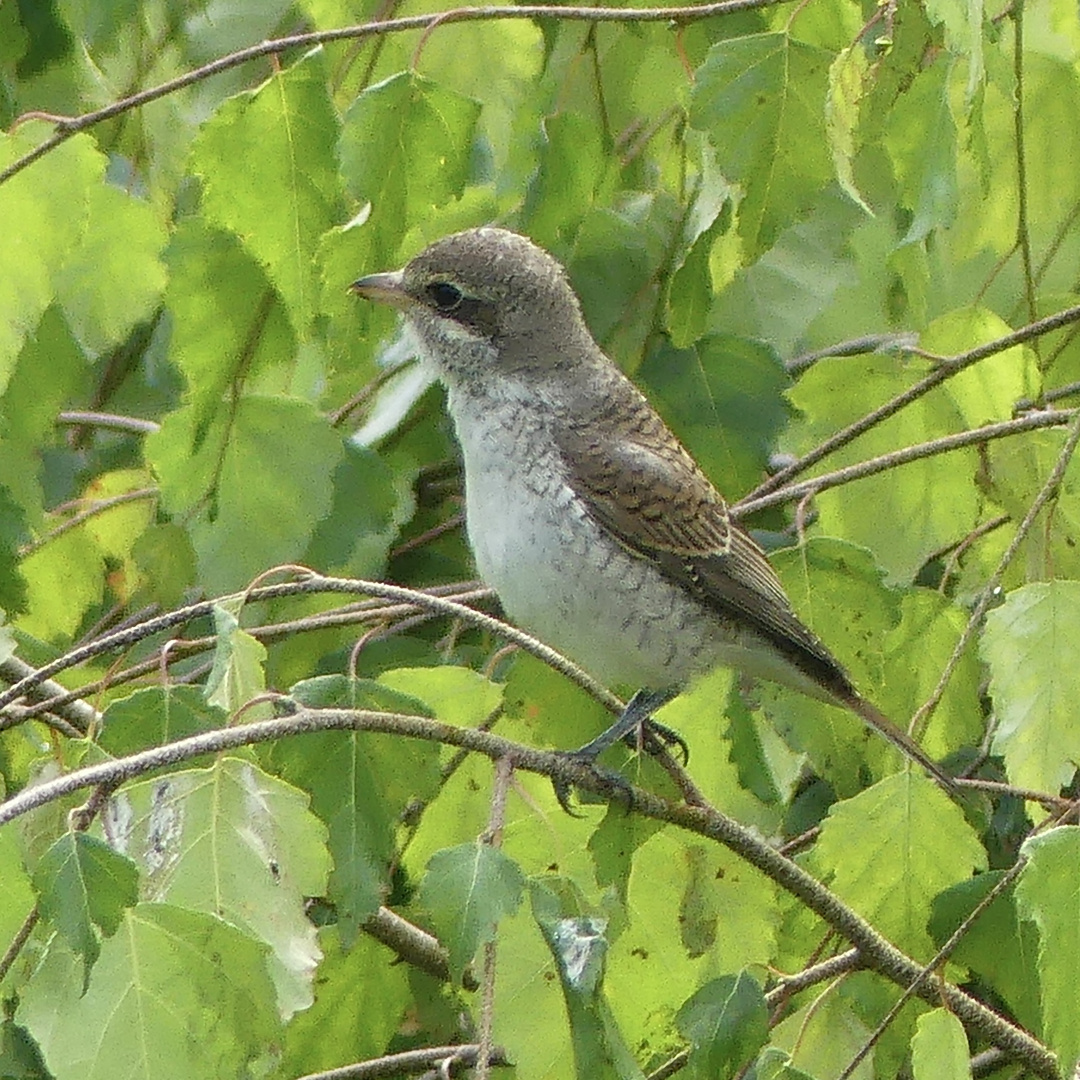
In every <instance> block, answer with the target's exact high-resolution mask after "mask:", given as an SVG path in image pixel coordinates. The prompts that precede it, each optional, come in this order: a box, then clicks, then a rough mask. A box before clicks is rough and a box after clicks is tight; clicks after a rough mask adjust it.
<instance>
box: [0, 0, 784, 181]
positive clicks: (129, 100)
mask: <svg viewBox="0 0 1080 1080" xmlns="http://www.w3.org/2000/svg"><path fill="white" fill-rule="evenodd" d="M788 2H789V0H721V2H720V3H713V4H691V5H686V6H683V7H656V8H617V7H563V6H562V5H559V4H522V5H520V6H517V7H515V6H507V7H496V6H491V7H459V8H451V9H450V10H448V11H439V12H433V13H431V14H427V15H410V16H407V17H405V18H401V19H385V20H383V21H376V22H368V23H361V24H360V25H358V26H345V27H339V28H337V29H333V30H316V31H313V32H311V33H307V34H291V35H289V36H288V37H283V38H275V39H273V40H271V41H262V42H260V43H259V44H258V45H251V46H249V47H248V48H246V49H238V50H237V51H236V52H233V53H229V54H228V55H227V56H222V57H219V58H218V59H217V60H213V61H211V62H210V63H208V64H203V65H202V67H198V68H195V69H194V70H192V71H188V72H185V73H184V74H183V75H179V76H177V77H176V78H175V79H169V80H168V81H167V82H163V83H160V84H159V85H158V86H152V87H150V88H148V89H146V90H141V91H139V93H137V94H131V95H130V96H129V97H125V98H122V99H121V100H119V101H114V102H113V103H112V104H111V105H106V106H105V107H104V108H101V109H95V110H94V111H93V112H88V113H83V114H82V115H81V116H72V117H64V116H49V117H45V116H43V114H40V113H37V114H27V115H25V116H22V117H18V118H17V119H16V120H15V122H14V123H13V124H12V128H13V129H14V128H15V127H17V126H18V124H20V123H23V122H26V121H27V120H30V119H46V118H47V119H49V120H51V121H53V122H55V124H56V131H55V132H54V133H53V134H52V135H50V136H49V138H47V139H46V140H45V141H44V142H42V143H41V144H40V145H38V146H36V147H35V148H34V149H33V150H31V151H30V152H29V153H27V154H24V155H23V156H22V157H21V158H17V159H16V160H15V161H13V162H12V163H11V164H10V165H9V166H8V167H7V168H6V169H3V170H2V171H0V184H4V183H6V182H7V181H8V180H10V179H11V178H12V177H13V176H15V175H17V174H18V173H20V172H22V170H23V169H25V168H27V167H28V166H30V165H32V164H33V163H34V162H35V161H37V160H39V159H40V158H43V157H44V156H45V155H46V154H48V153H49V152H50V151H52V150H55V149H56V147H58V146H59V145H60V144H61V143H64V142H66V141H67V140H68V139H70V138H71V137H72V135H75V134H77V133H78V132H80V131H85V130H86V129H87V128H90V127H93V126H94V125H95V124H100V123H101V122H102V121H104V120H111V119H112V118H113V117H114V116H119V115H120V114H121V113H125V112H128V111H129V110H131V109H137V108H139V107H141V106H143V105H146V104H149V103H150V102H151V101H157V100H158V99H159V98H163V97H166V96H168V95H169V94H172V93H175V92H176V91H177V90H183V89H184V88H185V87H188V86H192V85H194V84H195V83H198V82H202V81H203V80H204V79H208V78H210V77H211V76H212V75H219V74H220V73H221V72H223V71H229V70H231V69H232V68H235V67H239V66H240V65H241V64H246V63H248V61H250V60H258V59H260V58H262V57H264V56H278V55H280V54H281V53H283V52H287V51H288V50H290V49H311V48H313V47H315V46H316V45H327V44H330V43H331V42H334V41H350V40H354V39H358V38H366V37H374V36H377V35H382V34H396V33H400V32H402V31H403V30H426V29H428V28H430V27H434V26H449V25H450V24H451V23H463V22H491V21H496V20H502V19H565V20H572V21H577V22H635V23H636V22H673V23H679V24H683V23H691V22H700V21H702V20H703V19H712V18H716V17H717V16H719V15H731V14H734V13H735V12H738V11H748V10H752V9H754V8H762V7H774V6H776V5H778V4H783V3H788Z"/></svg>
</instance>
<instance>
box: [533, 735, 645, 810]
mask: <svg viewBox="0 0 1080 1080" xmlns="http://www.w3.org/2000/svg"><path fill="white" fill-rule="evenodd" d="M559 756H560V757H561V758H562V759H563V760H564V761H570V762H573V763H574V764H576V765H582V766H584V767H586V768H587V769H589V770H590V772H592V774H593V775H594V776H595V777H597V778H598V779H599V780H600V781H601V782H602V783H604V784H605V785H606V786H607V787H608V788H610V789H611V793H612V794H613V795H614V796H615V797H617V798H621V799H622V800H623V801H624V802H626V804H627V806H628V807H630V806H633V805H634V788H633V785H632V784H631V783H630V781H629V780H627V779H626V777H625V776H623V775H622V774H621V773H617V772H615V771H614V770H612V769H605V768H604V767H603V766H601V765H597V763H596V756H595V755H594V754H583V753H582V752H581V751H580V750H567V751H563V752H562V753H560V755H559ZM551 786H552V787H553V788H554V789H555V798H556V799H558V800H559V805H560V806H561V807H562V808H563V810H564V811H565V812H566V813H567V814H569V815H570V816H571V817H576V818H579V817H583V816H584V815H583V814H579V813H578V812H577V811H576V810H575V809H574V808H573V806H571V804H570V795H571V790H572V788H573V781H572V780H570V779H568V778H567V777H566V776H565V775H559V776H553V777H552V778H551Z"/></svg>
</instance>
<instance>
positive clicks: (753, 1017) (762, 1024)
mask: <svg viewBox="0 0 1080 1080" xmlns="http://www.w3.org/2000/svg"><path fill="white" fill-rule="evenodd" d="M675 1023H676V1024H677V1025H678V1027H679V1031H681V1032H682V1034H683V1035H685V1036H686V1038H688V1039H689V1040H690V1042H691V1043H692V1044H693V1050H692V1051H691V1053H690V1064H691V1067H692V1068H696V1069H698V1070H699V1071H700V1073H701V1075H703V1076H706V1075H707V1076H710V1077H716V1078H717V1080H723V1078H725V1077H729V1076H734V1075H736V1073H737V1072H738V1071H739V1070H740V1069H743V1068H745V1066H746V1065H747V1064H749V1062H750V1061H751V1060H752V1059H753V1058H754V1055H756V1054H757V1052H758V1050H760V1049H761V1047H762V1046H764V1045H765V1041H766V1039H767V1038H768V1035H769V1010H768V1008H767V1007H766V1005H765V995H764V994H763V993H762V992H761V987H760V986H759V985H758V983H757V982H756V981H755V980H754V979H752V978H751V977H750V976H749V975H747V974H746V972H740V973H739V974H738V975H724V976H722V977H721V978H719V979H713V980H712V981H711V982H707V983H706V984H705V985H704V986H702V987H701V988H700V989H699V990H697V991H695V993H694V994H693V996H692V997H690V999H689V1000H688V1001H687V1002H686V1004H685V1005H683V1007H682V1008H681V1009H680V1010H679V1012H678V1015H677V1016H676V1017H675Z"/></svg>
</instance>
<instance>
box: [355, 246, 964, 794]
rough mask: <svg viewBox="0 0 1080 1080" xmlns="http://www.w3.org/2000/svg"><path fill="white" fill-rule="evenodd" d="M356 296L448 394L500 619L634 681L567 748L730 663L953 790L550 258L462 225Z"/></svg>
mask: <svg viewBox="0 0 1080 1080" xmlns="http://www.w3.org/2000/svg"><path fill="white" fill-rule="evenodd" d="M350 289H351V291H352V292H353V293H354V294H356V295H357V296H359V297H362V298H365V299H367V300H370V301H375V302H379V303H384V304H389V305H391V306H393V307H395V308H397V309H399V310H400V311H401V312H402V313H403V315H404V322H405V325H406V330H407V333H408V334H410V335H411V337H412V345H413V348H414V350H415V352H416V353H417V354H418V357H419V359H420V361H421V362H422V363H423V364H425V365H426V366H427V367H428V368H429V369H430V370H431V371H432V372H433V374H434V375H435V377H436V378H437V379H439V380H440V381H441V382H442V383H443V385H444V387H445V390H446V402H447V409H448V412H449V414H450V417H451V419H452V422H453V426H454V430H455V435H456V438H457V442H458V444H459V446H460V449H461V453H462V459H463V464H464V477H465V518H466V530H467V533H468V539H469V544H470V547H471V549H472V552H473V555H474V557H475V561H476V566H477V570H478V571H479V573H480V576H481V577H482V578H483V579H484V580H485V581H486V582H487V584H488V585H490V586H491V587H492V588H493V589H494V590H495V592H496V594H497V595H498V597H499V600H500V602H501V604H502V606H503V609H504V610H505V611H506V613H507V614H508V616H509V617H510V618H511V619H512V620H513V621H514V622H515V623H516V624H517V625H519V626H521V627H522V628H523V629H525V630H528V631H530V632H531V633H533V634H535V635H536V636H537V637H539V638H540V639H541V640H543V641H544V642H545V643H547V644H549V645H551V646H553V647H554V648H556V649H557V650H558V651H560V652H562V653H564V654H565V655H566V656H568V657H570V658H571V659H572V660H574V661H575V662H577V663H578V664H579V665H580V666H582V667H583V668H585V669H586V670H587V671H588V672H590V674H592V675H594V676H595V677H597V678H599V679H600V680H601V681H603V682H604V683H606V684H607V685H609V686H620V685H625V686H632V687H639V688H640V689H639V690H638V692H637V693H636V694H635V695H634V696H633V698H632V699H631V701H630V703H629V704H628V706H627V708H626V710H625V712H624V713H623V715H622V717H620V719H619V720H618V721H616V723H615V724H613V725H612V726H611V727H610V728H609V729H608V730H607V731H606V732H604V733H603V734H602V735H601V736H599V737H598V738H596V739H593V740H592V741H591V742H589V743H587V744H586V745H584V746H582V747H580V748H578V749H577V750H575V751H572V753H573V754H575V755H577V756H578V757H579V758H584V759H585V760H586V761H588V762H589V763H591V764H595V758H596V757H597V755H598V754H599V753H600V752H601V751H602V750H603V749H604V748H606V747H607V746H609V745H611V744H612V743H614V742H615V741H616V740H617V739H619V738H628V737H629V735H630V734H631V733H633V732H634V730H635V729H639V726H640V725H642V724H643V723H645V722H649V718H650V717H651V714H652V712H653V711H654V710H656V709H657V708H659V706H660V705H662V704H663V703H665V702H666V701H668V700H670V699H671V698H673V697H674V696H676V695H677V694H678V693H679V692H681V691H682V690H683V689H685V688H686V687H687V686H688V685H689V684H690V683H691V682H693V681H694V680H695V679H696V678H697V677H698V676H700V675H702V674H704V673H705V672H707V671H709V670H711V669H713V668H716V667H719V666H722V665H723V666H727V667H731V668H735V669H737V670H739V671H741V672H744V673H746V674H748V675H750V676H753V677H756V678H764V679H767V680H770V681H773V682H777V683H780V684H782V685H785V686H789V687H793V688H794V689H796V690H798V691H801V692H802V693H804V694H806V695H808V696H810V697H812V698H816V699H819V700H825V701H828V702H831V703H833V704H836V705H840V706H843V707H845V708H847V709H849V710H850V711H851V712H853V713H855V714H856V715H857V716H859V717H860V718H861V719H862V720H863V721H864V722H865V723H867V724H868V725H869V726H870V727H872V728H874V729H876V730H877V731H878V732H880V733H881V734H882V735H884V737H885V738H886V739H888V740H889V741H890V742H891V743H892V744H893V745H895V746H896V747H897V748H899V749H900V750H901V751H902V752H903V753H904V754H906V755H907V756H908V757H909V758H911V759H912V760H914V761H915V762H917V763H918V764H919V765H920V766H921V767H922V768H923V769H925V770H926V771H927V772H928V773H929V774H930V775H931V776H932V777H933V778H934V779H935V780H936V781H937V782H938V783H939V784H941V785H942V786H943V787H945V788H947V789H949V790H950V791H954V790H955V787H954V784H953V780H952V778H951V777H950V776H949V775H948V773H946V772H945V770H944V769H942V768H941V766H939V765H938V764H937V763H936V762H934V761H933V760H932V759H931V758H930V757H929V756H928V755H927V754H926V752H925V751H924V750H923V749H922V748H921V747H920V746H919V745H918V744H917V743H916V742H915V741H914V740H913V739H912V738H911V737H910V736H909V735H908V734H907V733H906V732H904V731H903V730H901V729H900V728H899V727H897V726H896V725H894V724H893V723H892V722H891V721H890V720H889V719H888V718H887V717H886V716H885V715H884V714H883V713H882V712H881V711H880V710H879V709H878V708H877V707H876V706H875V705H873V704H872V703H871V702H870V701H869V700H868V699H866V698H864V697H863V696H862V695H861V694H860V693H859V692H858V690H857V689H856V687H855V686H854V684H853V683H852V681H851V679H850V678H849V676H848V674H847V673H846V671H845V670H844V668H843V667H842V666H841V664H840V663H839V661H837V660H836V658H835V657H834V656H833V655H832V653H831V652H830V651H829V649H828V648H827V647H826V646H825V644H824V643H823V642H822V641H821V640H820V639H819V638H818V637H817V636H816V635H815V634H814V633H813V632H812V631H811V630H810V629H809V628H808V627H807V626H805V625H804V624H803V622H802V621H801V620H800V619H799V617H798V616H797V614H796V613H795V610H794V608H793V606H792V604H791V601H790V600H789V598H788V596H787V595H786V593H785V592H784V589H783V586H782V585H781V583H780V580H779V578H778V577H777V575H776V573H775V572H774V570H773V568H772V567H771V565H770V564H769V561H768V559H767V558H766V556H765V553H764V551H763V550H762V549H761V548H760V547H759V546H758V544H757V543H756V542H755V541H754V539H753V538H752V537H751V536H750V534H749V533H748V532H747V531H746V530H745V529H743V528H742V527H741V526H740V525H739V524H738V523H737V522H736V521H735V520H734V518H733V517H732V514H731V512H730V510H729V508H728V504H727V503H726V502H725V500H724V498H723V497H722V496H721V494H720V493H719V491H717V489H716V488H715V487H714V486H713V484H712V482H711V481H710V480H709V479H708V477H707V476H706V475H705V473H704V472H703V471H702V469H701V468H700V466H699V465H698V464H697V462H696V461H695V460H694V458H693V457H692V456H691V454H690V453H689V451H688V450H687V449H686V448H685V447H684V446H683V444H682V443H681V442H680V441H679V440H678V438H677V437H676V436H675V435H674V434H673V433H672V431H671V430H670V429H669V428H668V426H667V424H665V422H664V421H663V420H662V419H661V417H660V415H659V414H658V413H657V412H656V410H655V409H654V408H653V407H652V405H651V404H650V403H649V402H648V400H647V399H646V398H645V396H644V395H643V394H642V393H641V391H640V390H638V388H637V387H636V386H635V385H634V383H633V382H632V381H631V380H630V379H629V378H628V377H627V376H626V375H625V374H623V372H622V371H621V370H620V369H619V368H618V367H617V366H616V364H615V363H614V362H613V361H612V360H610V359H609V358H608V357H607V356H606V355H605V353H604V352H603V351H602V349H601V348H600V346H599V345H597V343H596V341H595V340H594V339H593V337H592V335H591V333H590V331H589V329H588V327H587V325H586V322H585V318H584V316H583V313H582V309H581V304H580V301H579V299H578V297H577V295H576V294H575V292H574V290H573V288H572V286H571V284H570V281H569V278H568V276H567V273H566V271H565V269H564V268H563V266H562V265H561V264H560V263H559V262H558V261H557V260H556V259H555V258H554V257H553V256H551V255H550V254H548V253H547V252H546V251H544V250H543V249H542V248H540V247H539V246H538V245H536V244H535V243H533V242H532V241H531V240H530V239H528V238H527V237H525V236H522V235H520V234H518V233H515V232H511V231H509V230H506V229H502V228H496V227H490V226H489V227H481V228H473V229H467V230H465V231H463V232H457V233H454V234H453V235H450V236H446V237H444V238H442V239H440V240H437V241H435V242H434V243H432V244H430V245H429V246H428V247H426V248H424V250H422V251H421V252H420V253H419V254H418V255H416V256H415V258H413V259H412V260H411V261H410V262H409V263H408V264H407V265H406V266H405V267H404V268H403V269H401V270H396V271H391V272H380V273H374V274H369V275H367V276H364V277H361V278H359V279H358V280H357V281H354V282H353V283H352V284H351V286H350ZM650 730H652V731H654V732H655V731H656V730H657V727H651V728H650ZM659 730H660V731H661V732H662V733H663V732H666V731H667V729H664V728H662V726H661V727H659ZM557 791H558V792H559V799H560V802H562V803H563V805H564V806H566V802H565V789H563V790H560V789H559V787H558V785H557Z"/></svg>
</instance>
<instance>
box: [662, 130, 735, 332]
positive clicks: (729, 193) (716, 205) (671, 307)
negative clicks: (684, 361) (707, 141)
mask: <svg viewBox="0 0 1080 1080" xmlns="http://www.w3.org/2000/svg"><path fill="white" fill-rule="evenodd" d="M701 166H702V169H701V172H702V175H701V179H700V180H699V182H698V190H697V194H696V195H695V196H694V202H693V205H692V206H691V208H690V212H689V214H688V217H687V222H686V230H685V232H686V237H685V241H684V246H685V250H684V251H683V252H682V253H681V255H680V256H678V257H677V258H676V260H675V261H674V272H673V273H672V275H671V278H670V282H669V286H668V295H667V326H668V332H669V333H670V334H671V340H672V342H673V344H674V345H675V346H676V347H678V348H686V347H687V346H688V345H691V344H692V343H693V342H694V341H696V340H697V339H698V338H699V337H701V335H702V334H703V333H704V332H705V319H706V316H707V314H708V312H709V309H710V308H711V307H712V303H713V299H714V283H713V276H712V267H711V261H712V249H713V246H714V245H715V243H716V242H717V241H718V240H719V239H720V237H721V236H723V235H724V234H725V233H726V232H727V231H728V229H729V228H730V227H731V219H732V213H733V202H734V194H735V193H734V192H733V190H732V188H731V185H730V184H729V183H728V182H727V180H726V179H725V178H724V176H723V174H722V173H721V171H720V169H719V168H718V167H717V165H716V160H715V154H714V153H713V152H712V151H711V148H708V147H707V148H706V150H705V153H703V155H702V163H701Z"/></svg>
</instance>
